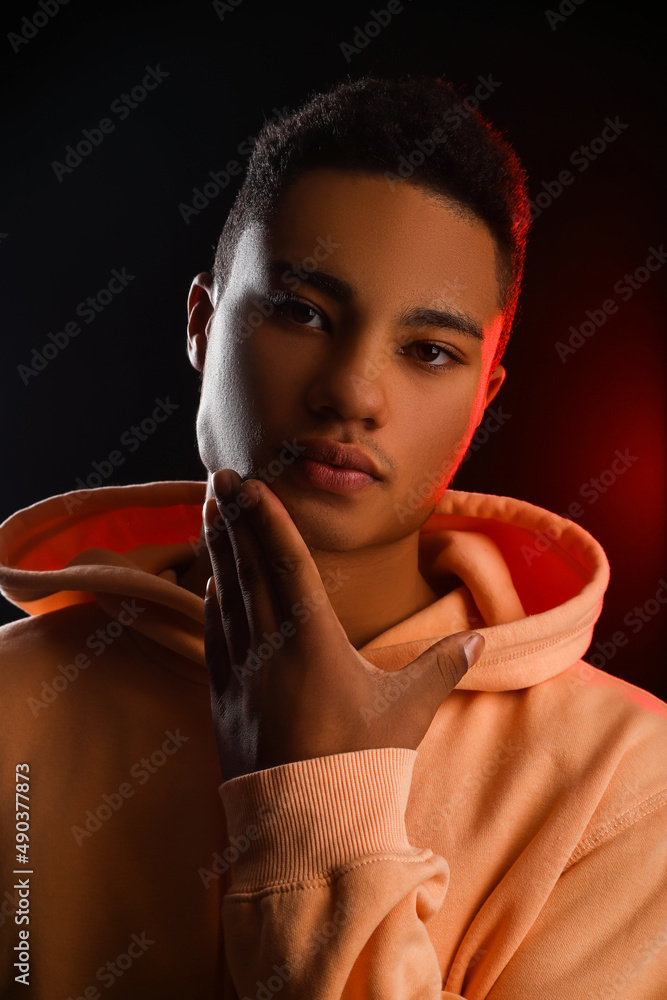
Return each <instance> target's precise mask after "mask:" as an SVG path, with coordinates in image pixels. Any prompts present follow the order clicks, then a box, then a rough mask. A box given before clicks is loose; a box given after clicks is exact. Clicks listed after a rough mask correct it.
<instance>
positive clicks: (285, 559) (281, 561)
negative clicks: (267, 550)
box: [269, 552, 301, 578]
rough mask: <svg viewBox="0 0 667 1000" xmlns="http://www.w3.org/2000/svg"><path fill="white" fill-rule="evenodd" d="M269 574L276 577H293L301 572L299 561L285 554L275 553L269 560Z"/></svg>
mask: <svg viewBox="0 0 667 1000" xmlns="http://www.w3.org/2000/svg"><path fill="white" fill-rule="evenodd" d="M269 566H270V569H271V572H272V573H273V574H274V575H275V576H278V577H288V578H289V577H295V576H298V574H299V572H300V571H301V561H300V560H299V559H295V558H294V557H293V556H290V555H288V554H287V553H282V552H280V553H275V554H272V555H271V556H270V558H269Z"/></svg>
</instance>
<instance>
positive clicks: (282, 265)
mask: <svg viewBox="0 0 667 1000" xmlns="http://www.w3.org/2000/svg"><path fill="white" fill-rule="evenodd" d="M269 271H270V272H271V274H272V275H274V276H275V277H280V276H281V275H282V274H283V272H285V271H289V272H290V273H292V274H295V275H296V276H297V277H298V278H299V280H300V281H302V282H303V283H304V284H305V285H311V286H312V287H313V288H316V289H317V290H318V291H320V292H323V293H324V294H325V295H328V296H329V297H330V298H332V299H333V300H334V301H335V302H340V303H341V305H347V304H348V303H350V302H351V301H352V300H353V299H354V297H355V290H354V288H353V286H352V285H351V284H350V283H349V282H348V281H344V280H343V279H342V278H336V277H335V276H334V275H333V274H327V272H326V271H322V270H320V269H319V268H318V269H317V270H316V271H312V270H311V271H309V270H308V266H307V265H306V263H305V261H304V262H303V263H300V262H298V261H289V260H282V259H280V260H272V261H271V262H270V264H269ZM398 323H399V324H400V325H401V326H409V327H411V326H422V327H424V326H426V327H434V328H436V329H448V330H457V331H458V332H459V333H462V334H464V335H465V336H466V337H474V339H475V340H479V341H483V340H484V332H483V330H482V328H481V326H480V325H479V323H477V322H476V321H475V320H474V319H473V318H472V317H471V316H469V315H468V314H467V313H463V312H459V310H458V309H453V308H452V307H451V306H448V307H447V308H446V309H432V308H427V307H425V306H417V307H416V308H414V309H406V310H404V311H403V312H402V313H401V314H400V315H399V316H398Z"/></svg>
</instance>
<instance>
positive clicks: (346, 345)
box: [306, 335, 395, 427]
mask: <svg viewBox="0 0 667 1000" xmlns="http://www.w3.org/2000/svg"><path fill="white" fill-rule="evenodd" d="M394 352H395V347H393V346H391V345H389V344H388V343H387V340H386V337H384V338H383V337H380V336H377V335H376V336H363V335H359V336H355V337H350V338H346V339H341V340H340V341H338V342H334V341H332V343H331V349H330V351H329V352H328V353H327V355H326V356H325V357H324V358H323V360H322V364H321V366H320V368H319V369H318V371H317V374H316V375H315V376H314V377H313V379H312V382H311V384H310V386H309V388H308V393H307V400H306V401H307V403H308V406H309V407H310V408H311V409H312V410H315V411H318V412H320V411H324V410H334V411H335V413H336V414H337V415H338V416H339V417H341V418H343V419H344V420H362V421H366V422H368V421H370V422H372V423H373V424H374V425H375V426H378V427H380V426H382V425H383V424H385V423H386V421H387V417H388V402H389V395H390V375H391V367H390V366H391V361H392V358H393V354H394Z"/></svg>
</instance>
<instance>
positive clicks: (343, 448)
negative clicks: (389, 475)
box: [295, 438, 383, 481]
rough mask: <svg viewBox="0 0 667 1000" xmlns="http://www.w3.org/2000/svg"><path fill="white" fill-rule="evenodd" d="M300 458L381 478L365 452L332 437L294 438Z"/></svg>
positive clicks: (380, 474)
mask: <svg viewBox="0 0 667 1000" xmlns="http://www.w3.org/2000/svg"><path fill="white" fill-rule="evenodd" d="M295 443H296V446H297V448H299V450H300V452H301V457H302V458H307V459H310V460H311V461H314V462H319V463H323V464H325V465H330V466H333V467H334V468H338V469H347V470H350V471H352V472H363V473H365V474H366V475H367V476H370V477H371V478H372V479H376V480H378V481H379V480H381V479H382V478H383V476H382V473H381V472H380V470H379V469H378V467H377V465H376V464H375V462H374V461H373V459H372V458H371V457H370V455H367V454H366V452H365V451H364V450H363V449H362V448H359V447H358V446H357V445H355V444H345V443H344V442H342V441H334V440H333V438H302V439H300V440H299V439H298V438H297V439H296V442H295Z"/></svg>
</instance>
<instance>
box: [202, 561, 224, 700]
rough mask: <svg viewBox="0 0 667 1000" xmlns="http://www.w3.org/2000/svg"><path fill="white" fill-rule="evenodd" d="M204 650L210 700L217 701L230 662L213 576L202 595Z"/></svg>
mask: <svg viewBox="0 0 667 1000" xmlns="http://www.w3.org/2000/svg"><path fill="white" fill-rule="evenodd" d="M204 652H205V655H206V668H207V670H208V678H209V685H210V688H211V701H212V703H217V702H218V701H219V699H221V698H222V697H223V695H224V692H225V689H226V688H227V684H228V683H229V675H230V662H229V651H228V648H227V637H226V636H225V630H224V628H223V625H222V617H221V614H220V604H219V603H218V595H217V592H216V588H215V577H210V579H209V581H208V584H207V586H206V595H205V597H204Z"/></svg>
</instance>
